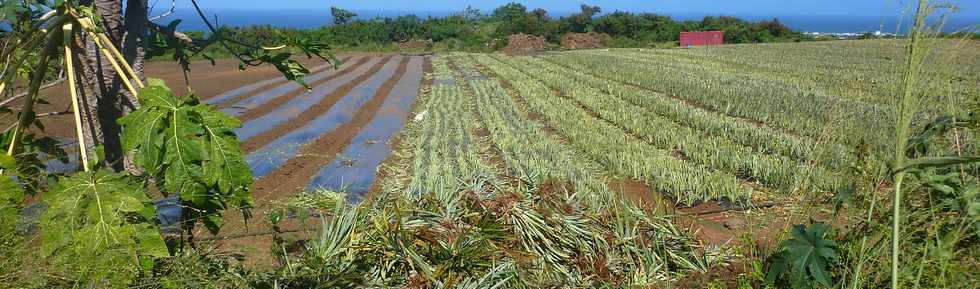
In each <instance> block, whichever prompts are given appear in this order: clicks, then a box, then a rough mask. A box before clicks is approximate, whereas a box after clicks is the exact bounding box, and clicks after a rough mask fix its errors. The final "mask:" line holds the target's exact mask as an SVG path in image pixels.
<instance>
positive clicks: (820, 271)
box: [766, 223, 837, 288]
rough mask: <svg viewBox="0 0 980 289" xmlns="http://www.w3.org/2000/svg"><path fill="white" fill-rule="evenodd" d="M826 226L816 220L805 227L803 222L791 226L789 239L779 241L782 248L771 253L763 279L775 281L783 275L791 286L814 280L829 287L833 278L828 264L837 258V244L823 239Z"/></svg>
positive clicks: (805, 283) (798, 285)
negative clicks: (791, 235) (786, 276)
mask: <svg viewBox="0 0 980 289" xmlns="http://www.w3.org/2000/svg"><path fill="white" fill-rule="evenodd" d="M830 229H831V227H830V225H828V224H824V223H816V224H812V225H810V227H809V228H806V227H804V226H803V225H796V226H794V227H793V238H792V239H789V240H785V241H783V242H782V243H781V244H780V247H781V248H782V249H781V250H780V251H779V252H777V253H776V254H775V255H773V256H772V259H771V260H770V261H771V264H770V265H769V273H768V274H767V275H766V279H767V280H768V281H769V282H770V283H776V282H777V281H778V280H781V279H782V278H783V277H784V276H785V275H786V274H789V282H790V284H792V286H793V288H804V287H806V286H807V285H809V284H811V283H812V281H816V282H818V283H820V284H821V285H823V286H825V287H831V284H833V281H832V280H831V276H830V273H828V269H827V268H828V266H830V265H833V264H834V263H836V261H837V253H836V247H837V243H835V242H834V241H833V240H828V239H825V237H826V235H827V231H829V230H830Z"/></svg>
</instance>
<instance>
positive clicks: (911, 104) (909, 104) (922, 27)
mask: <svg viewBox="0 0 980 289" xmlns="http://www.w3.org/2000/svg"><path fill="white" fill-rule="evenodd" d="M932 11H933V8H932V6H931V5H929V4H928V3H927V1H926V0H919V1H918V8H917V9H916V11H915V16H914V17H915V19H914V22H913V24H912V27H911V29H909V38H908V39H909V44H908V48H907V49H908V50H907V53H908V60H907V62H906V67H905V74H904V76H903V78H902V88H901V89H902V90H901V99H900V101H899V102H898V119H897V125H896V135H895V168H899V167H902V166H903V165H904V162H905V150H906V146H907V144H908V139H909V130H910V129H911V124H912V118H913V117H914V115H915V113H916V111H917V108H918V101H917V100H918V99H917V97H916V86H917V84H918V81H919V80H920V75H919V73H920V69H921V68H922V64H923V61H924V59H925V56H926V52H927V51H926V50H927V49H926V47H924V45H923V40H924V39H923V38H924V37H928V35H926V34H927V32H928V31H927V27H926V24H925V23H926V18H927V17H928V16H929V14H930V13H931V12H932ZM904 180H905V173H904V172H898V173H897V174H895V193H894V199H893V201H892V206H893V209H892V275H891V281H892V282H891V283H892V288H893V289H898V288H899V286H898V283H899V276H898V271H899V270H898V269H899V265H900V263H899V251H898V250H899V245H900V242H901V240H900V235H901V225H902V219H901V217H902V213H901V208H902V183H903V181H904Z"/></svg>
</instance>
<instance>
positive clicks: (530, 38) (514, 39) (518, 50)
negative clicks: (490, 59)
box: [503, 33, 548, 55]
mask: <svg viewBox="0 0 980 289" xmlns="http://www.w3.org/2000/svg"><path fill="white" fill-rule="evenodd" d="M547 47H548V40H546V39H544V37H541V36H535V35H528V34H524V33H518V34H514V35H511V36H510V37H507V47H504V49H503V52H504V53H505V54H509V55H514V54H528V53H531V52H535V51H542V50H545V48H547Z"/></svg>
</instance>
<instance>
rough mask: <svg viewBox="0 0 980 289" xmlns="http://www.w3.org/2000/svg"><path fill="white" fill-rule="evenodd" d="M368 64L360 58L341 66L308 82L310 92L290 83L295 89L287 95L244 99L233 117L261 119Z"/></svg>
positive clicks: (366, 59) (367, 60)
mask: <svg viewBox="0 0 980 289" xmlns="http://www.w3.org/2000/svg"><path fill="white" fill-rule="evenodd" d="M368 63H371V59H370V58H368V57H361V58H359V59H356V60H355V61H353V62H352V63H351V64H349V65H344V66H341V68H342V69H339V70H334V71H331V72H332V73H331V74H328V75H326V77H322V78H319V79H316V80H311V82H308V84H309V85H310V87H311V90H305V89H303V88H302V87H300V86H299V85H296V84H295V83H290V84H293V85H295V86H294V87H295V89H293V90H292V91H290V92H288V93H284V94H278V95H277V96H270V97H267V98H260V97H253V98H249V99H246V100H244V101H242V102H241V103H239V104H238V105H237V106H236V108H240V110H238V112H235V114H233V115H238V118H239V119H241V120H242V122H247V121H250V120H253V119H256V118H259V117H262V116H264V115H267V114H269V113H270V112H273V111H275V110H276V109H278V108H280V107H282V106H283V105H284V104H286V103H289V102H290V101H293V100H294V99H296V98H299V97H309V96H310V95H311V94H312V93H313V92H314V90H315V89H316V87H318V86H321V85H323V84H325V83H328V82H330V81H331V80H334V79H337V78H340V77H344V76H345V75H348V74H350V73H352V72H354V71H357V70H358V69H360V68H361V67H363V66H364V65H365V64H368Z"/></svg>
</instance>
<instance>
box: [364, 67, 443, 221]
mask: <svg viewBox="0 0 980 289" xmlns="http://www.w3.org/2000/svg"><path fill="white" fill-rule="evenodd" d="M433 70H434V69H433V66H432V57H425V61H424V62H423V63H422V84H421V85H420V86H419V97H418V99H421V98H422V97H423V94H427V93H429V91H431V89H432V81H433V80H434V77H433V76H432V72H433ZM418 99H416V101H415V103H413V104H412V110H411V111H412V112H413V113H415V112H417V111H418V107H419V105H421V104H422V102H421V101H418ZM404 137H405V133H404V130H403V131H402V132H400V133H398V134H396V135H395V136H394V137H393V138H392V139H391V146H390V147H391V149H392V151H398V149H399V148H401V142H402V138H404ZM401 161H403V160H402V158H401V157H400V156H398V154H395V153H393V154H391V155H389V156H388V158H387V159H385V160H384V161H382V162H381V165H379V166H378V168H379V169H378V176H377V177H376V178H375V179H374V182H373V183H371V188H370V189H368V193H367V194H366V195H364V200H365V201H367V202H370V201H371V200H373V199H374V197H375V196H377V194H378V193H379V192H381V184H382V182H383V181H384V180H385V179H387V178H388V177H390V176H392V175H394V174H395V173H394V172H391V171H390V170H391V169H392V164H396V163H399V162H401ZM406 169H409V170H411V169H412V167H411V166H406Z"/></svg>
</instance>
